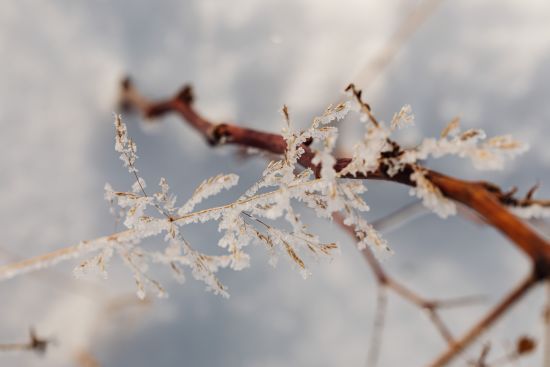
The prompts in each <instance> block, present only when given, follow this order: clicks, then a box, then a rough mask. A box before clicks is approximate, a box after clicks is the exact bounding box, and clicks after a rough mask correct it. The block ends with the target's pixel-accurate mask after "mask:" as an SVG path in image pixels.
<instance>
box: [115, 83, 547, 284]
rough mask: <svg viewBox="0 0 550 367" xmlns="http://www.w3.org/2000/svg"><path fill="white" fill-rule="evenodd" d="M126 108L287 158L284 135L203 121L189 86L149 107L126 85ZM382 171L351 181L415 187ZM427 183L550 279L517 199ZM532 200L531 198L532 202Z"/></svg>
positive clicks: (459, 184)
mask: <svg viewBox="0 0 550 367" xmlns="http://www.w3.org/2000/svg"><path fill="white" fill-rule="evenodd" d="M121 102H122V104H123V105H124V106H126V107H128V108H136V109H138V111H140V112H141V113H143V114H144V115H145V116H147V117H150V118H152V117H158V116H161V115H164V114H166V113H169V112H175V113H178V114H180V115H181V117H183V119H184V120H185V121H186V122H187V123H188V124H189V125H191V126H192V127H193V128H194V129H195V130H197V131H198V132H199V133H201V134H202V135H203V136H204V137H205V138H206V140H207V141H208V142H209V143H210V144H212V145H219V144H235V145H240V146H245V147H254V148H258V149H262V150H265V151H268V152H270V153H274V154H283V153H284V151H285V148H286V143H285V141H284V139H283V137H282V136H281V135H278V134H273V133H267V132H263V131H259V130H255V129H249V128H244V127H240V126H237V125H234V124H229V123H218V124H216V123H213V122H210V121H209V120H207V119H205V118H203V117H202V116H201V115H199V114H198V113H197V111H196V110H195V109H194V108H193V104H192V102H193V94H192V90H191V87H189V86H186V87H184V88H183V89H182V91H181V92H180V93H178V94H176V96H175V97H174V98H171V99H168V100H165V101H161V102H156V103H153V102H150V101H148V100H147V99H146V98H145V97H143V96H142V95H141V94H140V93H139V92H138V91H137V89H136V88H135V87H134V86H133V84H132V83H131V81H130V79H125V80H124V81H123V83H122V94H121ZM302 147H303V148H304V151H305V153H304V154H303V155H302V157H301V158H300V161H299V162H300V164H301V165H303V166H304V167H309V168H312V169H313V170H314V171H316V172H318V170H319V167H317V166H315V165H313V164H312V162H311V161H312V159H313V155H314V153H313V152H312V151H311V149H310V148H309V147H308V146H306V145H303V146H302ZM350 161H351V159H350V158H339V159H337V161H336V164H335V166H334V168H335V169H336V171H341V170H342V169H343V168H344V167H346V166H347V165H348V164H349V162H350ZM386 169H387V167H384V166H383V165H382V166H381V167H379V169H378V170H377V171H375V172H372V173H369V174H368V175H358V176H357V177H352V176H350V178H368V179H379V180H386V181H392V182H397V183H401V184H405V185H409V186H414V182H412V181H411V179H410V174H411V172H412V168H411V167H406V168H405V169H403V170H402V171H401V172H399V173H398V174H396V175H394V176H389V175H388V174H387V173H386ZM427 177H428V179H429V180H430V181H431V182H432V183H434V184H435V185H436V186H437V187H438V188H439V189H440V190H441V191H442V192H443V194H445V195H446V196H447V197H449V198H451V199H453V200H456V201H458V202H461V203H463V204H464V205H466V206H468V207H470V208H471V209H473V210H474V211H476V212H477V213H478V214H480V215H481V216H482V217H483V218H484V219H486V220H487V222H488V223H490V224H491V225H492V226H494V227H495V228H497V229H498V230H500V231H501V232H502V233H503V234H505V235H506V236H507V237H508V238H510V239H511V240H512V241H513V242H514V243H515V244H516V246H517V247H518V248H519V249H520V250H522V251H523V252H524V253H525V254H526V255H527V256H529V257H530V258H531V259H532V260H533V261H534V262H536V264H537V272H538V273H541V274H540V276H541V277H546V273H548V272H549V271H550V247H549V246H548V242H547V241H545V240H544V239H543V238H541V237H540V236H539V235H538V234H537V233H536V232H535V231H533V230H532V229H531V228H530V227H529V226H527V225H526V224H525V223H523V222H522V221H521V220H519V219H518V218H517V217H515V216H514V215H512V214H511V213H510V212H509V211H508V210H507V209H506V208H505V207H504V205H503V204H507V203H509V202H510V200H511V199H512V198H511V196H510V195H509V193H505V192H503V191H502V190H500V189H499V188H498V186H496V185H494V184H491V183H487V182H469V181H463V180H460V179H457V178H453V177H450V176H446V175H443V174H441V173H438V172H434V171H430V170H427ZM527 199H530V200H531V198H530V197H529V198H527Z"/></svg>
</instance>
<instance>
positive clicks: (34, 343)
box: [0, 328, 52, 354]
mask: <svg viewBox="0 0 550 367" xmlns="http://www.w3.org/2000/svg"><path fill="white" fill-rule="evenodd" d="M51 343H52V341H51V340H49V339H45V338H42V337H38V336H37V335H36V333H35V331H34V329H33V328H31V329H30V330H29V341H27V342H24V343H9V344H0V351H4V352H5V351H16V350H32V351H35V352H37V353H39V354H43V353H44V352H46V349H47V348H48V346H49V345H50V344H51Z"/></svg>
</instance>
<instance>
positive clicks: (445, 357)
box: [429, 273, 538, 367]
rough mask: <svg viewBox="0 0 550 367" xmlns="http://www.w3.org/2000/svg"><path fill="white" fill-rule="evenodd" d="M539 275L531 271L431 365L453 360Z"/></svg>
mask: <svg viewBox="0 0 550 367" xmlns="http://www.w3.org/2000/svg"><path fill="white" fill-rule="evenodd" d="M537 281H538V279H537V277H536V276H535V275H534V274H533V273H531V274H529V275H528V276H527V277H526V278H525V279H524V280H522V281H521V283H520V284H518V285H517V286H516V287H515V288H514V289H512V291H510V293H508V294H507V295H506V296H505V297H504V299H503V300H502V301H501V302H499V303H498V304H497V305H496V306H495V307H494V308H493V309H491V310H490V311H489V312H488V313H487V314H486V315H485V316H484V317H483V318H482V319H481V320H479V321H478V322H477V323H476V324H475V325H474V326H473V327H472V328H471V329H470V330H469V331H467V332H466V333H465V334H464V335H463V336H462V337H461V338H460V339H458V340H457V341H456V342H454V343H453V344H452V345H451V346H450V347H449V349H447V350H446V351H445V352H444V353H442V354H441V355H440V356H439V357H437V358H436V359H435V360H434V361H433V362H432V363H431V364H430V365H429V366H430V367H441V366H445V365H447V364H448V363H449V362H451V361H452V360H453V359H454V358H455V357H456V356H457V355H458V354H460V352H462V351H463V350H464V349H465V348H466V347H468V346H469V345H470V344H471V343H472V342H473V341H474V340H476V339H477V337H478V336H480V335H481V334H482V333H483V332H484V331H485V330H487V329H488V328H489V327H490V326H491V325H492V324H493V323H494V322H495V321H496V320H498V319H499V318H500V317H501V316H502V315H503V314H504V313H505V312H506V311H508V310H509V309H510V308H511V307H512V306H513V305H514V304H515V303H516V302H518V301H519V300H520V299H521V298H522V297H523V296H524V295H525V294H526V293H527V292H528V291H529V290H530V289H531V288H533V286H534V285H535V284H537Z"/></svg>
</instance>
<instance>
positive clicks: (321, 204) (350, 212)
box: [75, 93, 525, 298]
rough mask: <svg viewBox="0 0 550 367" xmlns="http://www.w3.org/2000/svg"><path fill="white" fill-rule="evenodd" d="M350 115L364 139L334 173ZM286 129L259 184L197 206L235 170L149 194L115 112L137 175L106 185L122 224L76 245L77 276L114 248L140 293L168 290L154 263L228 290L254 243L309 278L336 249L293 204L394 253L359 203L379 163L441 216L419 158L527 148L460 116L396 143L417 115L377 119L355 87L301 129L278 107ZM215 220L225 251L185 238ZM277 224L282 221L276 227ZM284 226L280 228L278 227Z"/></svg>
mask: <svg viewBox="0 0 550 367" xmlns="http://www.w3.org/2000/svg"><path fill="white" fill-rule="evenodd" d="M350 112H352V113H353V114H354V115H355V116H353V117H354V118H355V119H356V120H358V121H360V123H361V124H362V125H363V126H364V135H363V137H362V139H361V140H360V141H358V142H357V143H356V144H355V146H354V147H353V151H352V157H351V161H350V162H349V164H348V165H347V166H346V167H344V168H343V169H342V170H340V171H338V172H337V171H336V170H335V169H334V165H335V163H336V159H335V157H334V147H335V142H336V139H337V137H338V129H337V127H336V126H337V124H338V122H339V121H340V120H342V119H344V118H345V117H346V116H347V115H348V114H350ZM283 116H284V120H285V123H286V124H285V126H284V128H283V130H282V135H283V137H284V139H285V141H286V144H287V148H286V151H285V154H284V155H283V156H282V157H281V158H280V159H279V160H275V161H271V162H269V164H268V165H267V167H266V168H265V170H264V171H263V174H262V176H261V178H260V179H259V181H258V182H256V183H255V184H254V185H252V186H251V187H250V188H248V190H246V191H245V192H244V194H242V195H241V196H240V197H238V198H237V200H235V201H234V202H231V203H229V204H226V205H223V206H219V207H211V208H208V209H202V210H196V209H195V208H196V206H197V205H198V204H199V203H201V202H203V201H204V200H206V199H208V198H209V197H211V196H213V195H216V194H218V193H219V192H221V191H222V190H227V189H230V188H232V187H234V186H236V185H237V183H238V179H239V178H238V176H237V175H234V174H219V175H217V176H215V177H212V178H209V179H207V180H205V181H204V182H202V183H201V184H200V185H199V187H197V189H196V190H195V192H194V193H193V195H192V196H191V198H189V199H188V200H187V201H186V202H184V203H183V204H181V205H178V204H177V202H176V197H175V196H174V195H173V194H171V193H170V188H169V186H168V183H167V182H166V180H165V179H164V178H162V179H160V182H159V188H158V190H157V192H155V193H153V194H148V193H147V191H148V190H149V189H148V188H147V186H146V183H145V180H143V178H141V177H139V175H138V170H137V168H136V166H135V163H136V159H137V155H136V153H137V148H136V145H135V143H134V142H133V141H132V140H131V139H130V138H129V137H128V134H127V129H126V126H125V124H124V123H123V122H122V120H121V118H120V116H116V117H115V130H116V135H115V136H116V141H115V149H116V151H117V152H119V153H120V158H121V159H122V161H123V162H124V165H125V166H126V167H127V168H128V171H129V172H130V173H131V174H132V175H134V177H135V179H136V181H135V183H134V185H133V187H132V190H131V191H128V192H126V191H116V190H114V189H113V188H112V187H111V186H110V185H109V184H106V185H105V199H106V200H107V201H109V202H110V203H111V211H112V213H114V214H115V215H116V216H117V218H118V219H119V220H120V221H121V222H122V223H123V224H124V226H125V227H126V230H125V231H124V232H119V233H117V234H115V235H113V236H109V237H105V238H102V239H101V240H100V241H97V240H96V241H95V242H94V243H93V244H91V243H83V245H82V246H84V247H86V249H87V251H89V250H90V249H91V248H90V246H93V250H97V251H98V252H97V254H96V255H95V256H94V257H92V258H91V259H87V260H85V261H83V262H82V263H81V264H80V265H78V266H77V268H76V269H75V273H76V274H77V275H82V274H86V273H100V274H103V275H104V276H106V266H107V263H108V262H109V260H110V259H111V258H112V256H113V255H114V254H115V253H116V254H118V255H119V256H120V257H121V258H122V259H123V261H124V263H125V264H126V265H127V266H128V267H129V268H130V270H131V271H132V274H133V276H134V279H135V282H136V284H137V289H138V291H137V294H138V296H139V297H141V298H143V297H145V295H146V290H147V289H153V290H155V291H156V292H157V294H158V295H160V296H163V295H165V294H166V292H165V291H164V289H163V287H162V286H161V284H160V283H159V282H158V281H156V280H155V279H154V278H152V277H151V275H150V274H149V273H150V271H149V268H150V266H151V264H154V263H157V264H162V265H165V266H166V267H167V268H168V269H170V271H171V272H172V273H173V275H174V277H175V278H176V279H177V280H179V281H180V282H183V281H184V280H185V277H186V275H187V274H188V273H189V274H191V275H192V277H194V278H195V279H197V280H200V281H202V282H204V283H205V284H206V286H207V289H209V290H212V291H213V292H215V293H217V294H221V295H223V296H228V292H227V288H226V287H225V286H224V285H223V283H222V282H221V281H220V280H219V279H218V277H217V275H216V273H217V271H218V270H219V269H221V268H231V269H233V270H241V269H244V268H246V267H248V266H249V263H250V257H249V255H248V254H247V249H246V247H247V246H248V245H250V244H252V243H256V244H259V245H261V246H263V247H265V249H266V250H267V251H268V252H269V254H270V263H271V264H272V265H275V264H276V263H277V261H278V260H279V258H286V259H288V260H289V261H290V262H292V263H293V264H294V266H295V267H296V268H297V269H299V271H300V272H301V273H302V275H303V276H304V277H307V276H308V274H309V271H308V267H307V263H308V262H309V261H310V260H314V259H318V258H324V257H326V258H330V257H331V256H333V253H334V252H336V251H337V250H338V245H337V244H336V243H324V242H322V241H321V240H320V239H319V237H318V236H317V235H315V234H314V233H313V232H311V231H310V230H309V229H308V227H307V226H306V224H304V223H303V221H302V220H301V218H300V215H299V214H298V212H297V206H298V205H302V206H306V207H308V208H311V209H312V210H313V211H314V212H315V213H316V215H317V216H318V217H321V218H328V219H331V218H332V215H333V214H334V213H335V212H340V213H341V214H342V216H343V217H344V223H345V224H347V225H348V226H352V227H353V228H354V230H355V234H356V236H357V239H358V241H357V247H358V248H359V249H362V248H365V247H366V246H370V247H371V248H372V249H374V250H376V252H377V253H391V250H390V248H389V247H388V244H387V242H386V241H385V240H384V239H383V238H382V236H381V235H380V234H379V233H378V232H377V231H376V229H375V228H374V227H373V226H372V225H371V224H369V223H367V221H366V220H365V219H364V217H363V215H362V212H365V211H368V210H369V206H368V205H367V203H366V202H365V201H364V199H363V194H364V193H365V192H366V191H367V188H366V186H365V184H364V182H365V180H359V179H354V178H355V177H356V176H361V177H364V176H365V175H368V174H369V173H370V172H375V171H377V170H380V169H381V167H383V169H384V170H385V173H386V174H387V175H389V176H393V175H396V174H398V173H400V172H403V170H404V169H405V167H409V168H410V167H412V174H411V176H410V179H411V180H412V181H414V182H415V183H416V186H415V187H414V188H412V189H411V194H412V195H416V196H417V197H419V198H420V199H422V201H423V203H424V204H425V205H426V206H427V207H428V208H430V209H431V210H433V211H434V212H435V213H437V214H439V215H440V216H442V217H446V216H448V215H451V214H454V213H455V211H456V209H455V205H454V203H453V202H451V201H450V200H448V199H446V198H445V197H444V196H443V195H442V193H441V192H440V191H439V189H438V188H437V187H436V186H434V185H433V184H432V183H431V182H430V181H429V179H428V178H427V177H426V174H425V170H424V169H423V168H421V167H420V166H419V165H418V163H417V162H418V161H421V160H425V159H426V158H428V157H434V158H438V157H441V156H444V155H456V156H459V157H467V158H469V159H471V160H472V162H473V165H474V166H475V167H476V168H479V169H500V168H501V167H502V162H503V159H504V158H506V157H510V156H513V155H515V154H518V153H520V152H522V151H524V150H525V147H524V146H523V145H522V144H520V143H519V142H517V141H515V140H513V139H512V138H511V137H509V136H502V137H496V138H492V139H488V140H487V139H486V137H485V133H484V132H483V131H481V130H467V131H465V132H460V130H459V126H458V121H457V120H455V121H452V122H451V123H450V124H449V126H447V128H445V129H444V131H443V132H442V134H441V136H440V138H438V139H435V138H430V139H424V141H422V142H421V143H420V144H419V145H418V146H416V147H413V148H409V149H403V148H401V147H400V146H399V145H398V144H397V143H396V142H395V141H394V140H392V137H391V135H392V133H393V132H394V131H395V130H397V129H400V128H404V127H406V126H409V125H412V124H413V122H414V118H413V115H412V112H411V108H410V106H405V107H403V109H401V111H400V112H399V113H397V114H395V116H394V117H393V119H392V121H391V122H390V124H388V125H386V124H385V123H384V122H382V121H378V120H376V119H375V118H374V116H373V115H372V113H371V111H370V107H369V106H368V105H367V104H365V103H364V102H362V101H361V98H360V93H359V94H358V93H355V94H354V93H351V94H350V96H349V98H348V99H347V100H345V101H344V102H342V103H339V104H337V105H336V106H330V107H329V108H327V110H326V111H325V112H324V113H323V114H322V115H321V116H319V117H316V118H314V119H313V121H312V123H311V125H310V126H309V127H308V128H307V129H305V130H301V131H299V130H296V129H293V127H292V125H291V123H290V119H289V115H288V110H287V108H286V107H284V108H283ZM306 149H307V150H309V152H310V153H311V152H312V153H313V154H314V156H313V159H312V164H313V165H314V166H315V167H317V169H316V170H315V172H316V174H315V173H314V170H312V169H310V168H305V169H304V168H301V166H300V165H299V163H298V162H299V159H300V157H302V156H303V155H304V154H305V153H306ZM208 221H217V223H218V229H219V231H220V233H221V236H220V239H219V241H218V246H219V247H221V248H223V249H225V252H224V254H223V255H209V254H205V253H203V252H201V251H199V250H197V249H196V248H194V247H193V246H192V244H190V243H189V242H188V241H187V240H186V235H185V231H186V228H185V226H186V225H188V224H190V223H205V222H208ZM283 221H284V222H285V223H286V224H285V225H282V224H281V223H283ZM283 227H284V228H283ZM158 236H160V237H159V238H163V239H164V242H163V244H162V245H160V244H157V246H156V247H155V249H154V250H146V249H145V248H144V247H143V246H141V244H142V242H143V240H144V239H146V238H151V237H154V238H157V237H158Z"/></svg>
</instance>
